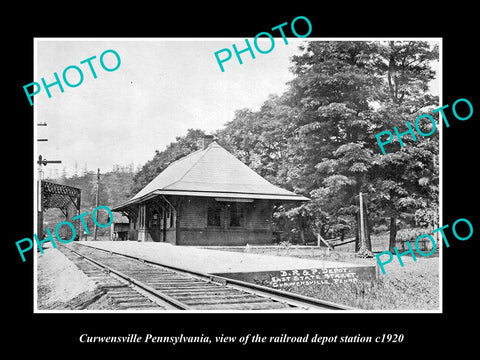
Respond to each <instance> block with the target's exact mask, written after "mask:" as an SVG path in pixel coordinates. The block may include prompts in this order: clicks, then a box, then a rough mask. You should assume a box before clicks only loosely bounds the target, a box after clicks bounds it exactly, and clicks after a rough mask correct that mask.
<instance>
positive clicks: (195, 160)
mask: <svg viewBox="0 0 480 360" xmlns="http://www.w3.org/2000/svg"><path fill="white" fill-rule="evenodd" d="M307 200H309V199H308V198H306V197H304V196H300V195H297V194H295V193H293V192H291V191H288V190H285V189H282V188H280V187H278V186H275V185H273V184H271V183H270V182H268V181H267V180H265V179H264V178H262V177H261V176H260V175H258V174H257V173H256V172H254V171H253V170H252V169H250V168H249V167H248V166H247V165H245V164H244V163H242V162H241V161H240V160H238V159H237V158H236V157H235V156H234V155H232V154H231V153H229V152H228V151H227V150H225V149H224V148H223V147H221V146H220V145H219V144H217V142H215V141H213V136H205V137H204V138H203V139H202V147H201V148H200V150H198V151H195V152H193V153H191V154H189V155H187V156H185V157H183V158H181V159H179V160H177V161H175V162H173V163H171V164H170V165H169V166H168V167H167V168H166V169H165V170H163V171H162V172H161V173H160V174H159V175H158V176H157V177H156V178H154V179H153V180H152V181H151V182H150V183H149V184H147V185H146V186H145V187H144V188H143V189H142V190H141V191H139V192H138V193H137V194H136V195H135V196H133V197H132V198H131V199H130V200H128V201H126V202H125V203H123V204H121V205H118V206H116V207H113V208H112V211H116V212H121V213H122V214H124V215H125V216H127V217H128V219H129V230H128V237H127V238H128V239H129V240H137V241H157V242H168V243H171V244H176V245H246V244H252V245H253V244H269V243H271V242H272V226H273V221H272V220H273V219H272V217H273V208H274V206H275V205H280V204H282V203H286V202H291V201H294V202H299V201H307Z"/></svg>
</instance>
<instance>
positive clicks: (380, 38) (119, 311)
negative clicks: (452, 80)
mask: <svg viewBox="0 0 480 360" xmlns="http://www.w3.org/2000/svg"><path fill="white" fill-rule="evenodd" d="M274 38H275V39H282V38H281V37H278V36H277V37H274ZM287 39H288V41H289V44H290V41H292V43H295V42H302V41H389V40H396V41H438V42H439V71H438V73H437V78H438V81H439V87H440V89H439V104H440V106H441V105H442V104H443V38H441V37H349V38H345V37H326V38H322V37H312V38H310V37H305V38H291V37H287ZM227 40H232V41H238V40H244V38H242V37H233V38H232V37H215V38H195V37H190V38H131V37H127V38H33V45H34V46H33V52H34V54H33V64H34V66H33V69H34V71H33V76H34V79H38V76H37V60H38V57H37V45H38V41H112V42H116V41H132V42H138V41H152V42H156V41H227ZM33 114H34V123H33V127H34V131H33V133H34V139H33V141H34V163H33V166H34V183H33V187H34V199H33V204H34V209H35V210H34V214H33V217H34V221H33V222H34V230H35V231H37V196H38V194H37V186H36V184H37V180H38V179H37V177H38V176H37V172H38V168H37V164H36V161H37V159H38V151H37V141H36V139H37V111H36V106H35V105H33ZM440 116H441V115H440ZM439 123H440V129H439V136H440V141H439V164H438V165H439V177H440V179H439V212H440V214H439V224H440V226H443V196H442V193H443V181H442V173H443V166H442V163H443V154H442V150H443V138H442V134H443V121H439ZM32 240H34V239H32ZM438 244H439V246H440V249H439V308H438V309H437V310H415V309H411V310H403V309H402V310H393V309H390V310H345V311H338V310H325V311H304V310H285V311H279V310H276V311H268V310H236V311H233V310H159V311H151V310H39V309H38V307H37V304H38V293H37V290H38V288H37V256H38V252H37V251H36V250H33V253H34V254H33V257H34V261H33V264H34V266H33V276H34V289H33V290H34V296H33V301H34V304H33V308H34V311H33V312H34V313H35V314H37V313H38V314H114V313H120V314H171V313H175V314H191V313H194V314H209V313H214V314H222V313H224V314H245V313H249V314H306V315H311V314H331V313H335V314H338V315H342V314H343V315H345V314H378V313H380V314H385V313H386V314H396V313H408V314H410V313H414V314H432V313H434V314H439V313H443V243H442V242H441V241H439V242H438ZM33 249H35V246H34V247H33ZM26 261H28V259H27V260H26Z"/></svg>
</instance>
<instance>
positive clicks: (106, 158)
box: [34, 38, 302, 175]
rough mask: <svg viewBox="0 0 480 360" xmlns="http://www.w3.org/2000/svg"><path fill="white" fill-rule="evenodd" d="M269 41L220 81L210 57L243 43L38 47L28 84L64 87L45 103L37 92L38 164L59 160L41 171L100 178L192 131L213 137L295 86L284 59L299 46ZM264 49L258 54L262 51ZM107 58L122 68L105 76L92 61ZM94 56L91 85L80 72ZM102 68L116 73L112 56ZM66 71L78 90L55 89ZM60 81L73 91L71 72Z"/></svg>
mask: <svg viewBox="0 0 480 360" xmlns="http://www.w3.org/2000/svg"><path fill="white" fill-rule="evenodd" d="M275 40H276V41H275V46H274V48H273V50H272V51H271V52H270V53H268V54H259V53H258V52H257V53H256V54H255V55H256V58H255V59H252V58H251V56H250V54H249V53H248V52H247V53H244V54H242V60H243V64H240V63H239V62H238V60H237V59H236V58H235V55H233V56H232V58H231V59H230V60H229V61H227V62H225V63H223V66H224V68H225V72H221V70H220V67H219V65H218V64H217V61H216V58H215V56H214V53H215V52H216V51H218V50H221V49H224V48H229V49H230V50H232V44H233V43H235V44H237V47H238V49H242V48H243V46H242V45H243V44H245V39H241V38H234V39H221V38H219V39H205V40H198V39H189V40H185V39H157V40H152V39H122V40H119V39H112V40H109V39H102V40H97V41H92V39H84V40H79V39H72V40H70V41H69V40H66V39H37V42H36V54H37V59H36V68H35V72H34V74H35V75H34V76H35V80H34V81H36V82H38V83H41V79H42V78H44V79H45V82H46V83H47V84H50V83H53V82H54V81H55V78H54V72H56V73H57V74H58V76H59V77H60V79H61V81H62V85H63V87H64V92H63V93H62V92H61V91H60V89H59V87H58V86H57V85H54V86H51V87H50V88H49V90H50V92H51V98H48V96H47V93H46V91H45V89H44V88H42V90H41V91H40V93H39V94H38V95H35V97H34V103H35V106H34V107H35V109H34V111H35V115H36V123H39V122H46V123H47V126H42V127H40V126H37V127H36V129H35V130H36V131H37V137H38V138H47V139H48V141H47V142H38V143H37V146H38V154H40V155H42V157H43V158H46V159H47V160H48V159H51V160H62V164H61V165H54V164H51V165H47V168H50V167H51V168H53V167H57V169H59V170H60V171H61V170H62V169H63V167H65V168H66V171H67V174H69V175H71V174H73V171H74V167H75V162H77V166H78V168H79V169H83V168H84V167H85V166H86V167H87V169H88V170H95V169H96V168H100V169H101V171H102V172H105V171H109V170H111V169H112V166H113V165H114V164H119V165H122V166H125V165H128V164H130V163H134V165H135V167H137V166H139V165H140V166H141V165H143V164H144V163H145V162H147V161H148V160H150V159H152V157H153V156H154V154H155V150H163V149H164V148H165V147H166V146H167V145H168V144H169V143H170V142H172V141H175V137H177V136H183V135H185V134H186V132H187V130H188V129H190V128H199V129H203V130H205V131H207V132H213V131H215V130H217V129H220V128H222V127H223V125H224V124H225V123H226V122H228V121H230V120H232V119H233V116H234V112H235V110H237V109H241V108H249V109H252V110H256V109H258V108H259V107H260V105H261V104H262V103H263V102H264V101H265V100H266V99H267V98H268V96H269V95H270V94H275V93H276V94H281V93H283V92H284V91H285V90H286V85H285V83H286V82H287V81H289V80H290V79H292V78H293V75H292V74H291V72H290V71H289V70H288V68H289V66H290V65H291V64H290V57H291V56H292V55H294V54H298V53H299V52H300V51H299V49H298V45H299V44H300V42H302V41H301V39H290V41H289V44H288V45H285V44H284V43H283V39H282V38H276V39H275ZM266 41H268V42H269V40H268V39H266ZM269 44H270V43H263V44H262V42H260V43H259V46H260V47H261V48H263V49H268V45H269ZM109 49H113V50H115V51H116V52H117V53H118V55H119V56H120V59H121V64H120V66H119V68H118V69H117V70H115V71H111V72H108V71H105V70H104V69H103V68H102V67H101V65H100V60H99V59H100V55H101V54H102V53H103V52H104V51H105V50H109ZM232 52H233V51H232ZM94 55H95V56H96V59H93V60H92V61H91V63H92V65H93V67H94V69H95V72H96V75H97V78H96V79H94V78H93V75H92V72H91V70H90V69H89V66H88V64H87V63H84V64H80V62H81V61H82V60H85V59H88V58H90V57H92V56H94ZM221 56H222V57H223V56H224V54H221ZM104 61H105V66H106V67H109V68H113V67H115V65H116V59H115V57H114V55H113V54H112V53H107V54H105V57H104ZM70 65H75V66H78V67H79V68H80V69H81V70H82V73H83V76H84V78H83V82H81V84H80V85H79V86H77V87H68V86H66V85H65V83H64V81H63V79H62V74H63V70H64V69H65V68H66V67H68V66H70ZM67 80H68V81H70V83H72V84H75V83H78V82H79V81H80V78H79V75H78V73H77V71H76V70H74V69H71V70H68V71H67ZM36 157H38V155H37V156H36ZM44 170H45V171H46V173H47V175H48V169H44Z"/></svg>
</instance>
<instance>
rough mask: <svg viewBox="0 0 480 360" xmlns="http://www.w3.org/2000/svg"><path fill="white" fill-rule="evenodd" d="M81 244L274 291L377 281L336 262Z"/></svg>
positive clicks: (370, 273) (367, 271)
mask: <svg viewBox="0 0 480 360" xmlns="http://www.w3.org/2000/svg"><path fill="white" fill-rule="evenodd" d="M79 243H81V244H85V245H89V246H93V247H97V248H100V249H104V250H110V251H114V252H118V253H121V254H125V255H130V256H135V257H139V258H142V259H145V260H150V261H155V262H157V263H160V264H163V265H167V266H172V267H176V268H181V269H185V270H189V271H195V272H202V273H207V274H212V275H218V276H224V277H228V278H232V279H237V280H242V281H248V282H253V283H259V284H263V285H270V286H273V287H275V288H285V287H288V286H293V285H296V286H310V285H316V284H322V285H326V284H335V283H346V282H357V281H359V280H368V279H373V278H375V277H376V267H375V266H367V265H358V264H351V263H345V262H337V261H323V260H311V259H302V258H295V257H287V256H273V255H261V254H249V253H239V252H230V251H221V250H211V249H201V248H196V247H191V246H175V245H171V244H168V243H156V242H133V241H81V242H79Z"/></svg>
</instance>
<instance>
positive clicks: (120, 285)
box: [58, 243, 352, 311]
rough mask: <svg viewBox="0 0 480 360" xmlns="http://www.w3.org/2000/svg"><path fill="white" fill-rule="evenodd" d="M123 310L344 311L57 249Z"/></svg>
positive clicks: (98, 253) (78, 249) (119, 258)
mask: <svg viewBox="0 0 480 360" xmlns="http://www.w3.org/2000/svg"><path fill="white" fill-rule="evenodd" d="M58 249H59V250H60V251H62V252H63V253H64V254H65V255H66V256H67V257H68V258H69V259H70V260H71V261H73V262H74V263H75V264H76V265H77V267H78V268H79V269H80V270H82V271H83V272H85V273H86V274H87V276H89V277H91V278H92V279H93V280H94V281H96V282H97V285H98V286H99V287H100V289H101V290H103V292H105V293H107V294H108V296H110V298H112V299H113V301H114V302H115V303H116V305H117V306H118V307H119V308H120V309H125V310H153V311H155V310H171V309H175V310H179V309H181V310H280V311H285V310H287V311H288V310H317V311H318V310H348V309H352V308H350V307H347V306H343V305H338V304H335V303H332V302H328V301H324V300H320V299H315V298H311V297H306V296H302V295H298V294H294V293H290V292H286V291H282V290H277V289H272V288H269V287H266V286H261V285H256V284H251V283H246V282H243V281H239V280H232V279H227V278H224V277H219V276H212V275H209V274H204V273H199V272H192V271H187V270H184V269H177V268H173V267H170V266H165V265H161V264H158V263H155V262H152V261H147V260H144V259H139V258H136V257H133V256H128V255H123V254H119V253H115V252H110V251H108V250H103V249H98V248H94V247H92V246H88V245H81V244H78V243H70V244H68V245H62V246H60V247H58Z"/></svg>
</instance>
